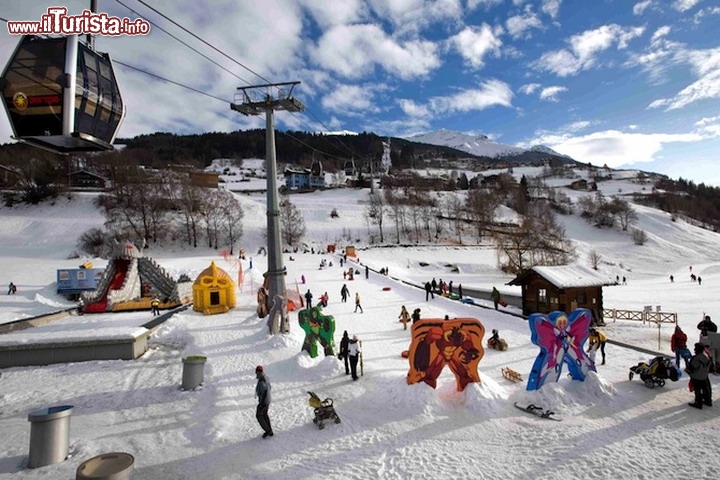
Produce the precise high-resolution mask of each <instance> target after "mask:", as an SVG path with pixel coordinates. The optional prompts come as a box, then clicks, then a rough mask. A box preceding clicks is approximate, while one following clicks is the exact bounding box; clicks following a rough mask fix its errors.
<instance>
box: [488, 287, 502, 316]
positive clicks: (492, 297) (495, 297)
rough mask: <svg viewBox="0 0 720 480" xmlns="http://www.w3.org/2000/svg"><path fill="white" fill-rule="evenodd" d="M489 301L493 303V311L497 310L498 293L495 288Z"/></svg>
mask: <svg viewBox="0 0 720 480" xmlns="http://www.w3.org/2000/svg"><path fill="white" fill-rule="evenodd" d="M490 299H491V300H492V301H493V305H495V310H497V309H498V303H499V302H500V292H499V291H498V289H497V288H495V287H493V289H492V292H491V293H490Z"/></svg>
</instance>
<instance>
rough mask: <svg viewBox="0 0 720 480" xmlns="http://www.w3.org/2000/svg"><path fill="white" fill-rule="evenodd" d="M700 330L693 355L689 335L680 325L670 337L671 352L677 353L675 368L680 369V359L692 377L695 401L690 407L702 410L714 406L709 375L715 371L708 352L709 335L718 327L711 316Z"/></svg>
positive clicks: (705, 319)
mask: <svg viewBox="0 0 720 480" xmlns="http://www.w3.org/2000/svg"><path fill="white" fill-rule="evenodd" d="M697 329H698V330H700V341H699V342H697V343H695V345H693V353H691V352H690V349H689V348H688V346H687V334H686V333H685V332H683V330H682V328H680V326H679V325H676V326H675V332H673V334H672V336H671V337H670V350H671V351H672V352H673V353H675V366H676V367H678V368H680V359H681V358H682V359H683V361H684V362H685V372H686V373H687V374H688V375H689V376H690V390H691V391H692V392H693V393H694V394H695V400H694V401H693V402H690V403H689V404H688V405H690V406H691V407H694V408H697V409H701V408H702V407H703V406H708V407H710V406H712V386H711V383H710V378H709V374H710V371H711V370H712V369H713V364H712V359H711V355H710V354H709V352H708V351H707V346H708V345H709V341H708V334H709V333H717V330H718V327H717V325H716V324H715V322H713V321H712V319H711V318H710V315H704V316H703V319H702V320H701V321H700V323H698V324H697Z"/></svg>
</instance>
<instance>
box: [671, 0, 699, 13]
mask: <svg viewBox="0 0 720 480" xmlns="http://www.w3.org/2000/svg"><path fill="white" fill-rule="evenodd" d="M698 3H700V0H675V1H674V2H673V8H674V9H675V10H677V11H678V12H687V11H688V10H690V9H691V8H693V7H694V6H695V5H697V4H698Z"/></svg>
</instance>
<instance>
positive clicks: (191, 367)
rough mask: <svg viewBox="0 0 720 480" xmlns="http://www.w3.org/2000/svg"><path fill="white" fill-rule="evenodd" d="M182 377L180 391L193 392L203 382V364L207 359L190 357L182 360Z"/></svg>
mask: <svg viewBox="0 0 720 480" xmlns="http://www.w3.org/2000/svg"><path fill="white" fill-rule="evenodd" d="M182 361H183V375H182V387H181V388H182V389H183V390H195V389H196V388H197V387H199V386H200V385H202V383H203V381H204V373H205V362H206V361H207V357H205V356H203V355H192V356H189V357H185V358H183V359H182Z"/></svg>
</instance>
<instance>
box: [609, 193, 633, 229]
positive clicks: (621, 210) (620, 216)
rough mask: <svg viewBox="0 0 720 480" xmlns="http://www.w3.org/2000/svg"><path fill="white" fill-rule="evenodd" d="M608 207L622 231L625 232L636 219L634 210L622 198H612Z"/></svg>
mask: <svg viewBox="0 0 720 480" xmlns="http://www.w3.org/2000/svg"><path fill="white" fill-rule="evenodd" d="M609 207H610V211H611V212H612V213H613V214H614V215H615V218H617V220H618V223H619V224H620V228H622V230H623V231H627V229H628V227H629V226H630V224H631V223H633V222H635V221H636V220H637V218H638V216H637V213H635V210H634V209H633V208H632V207H631V206H630V203H629V202H628V201H627V200H624V199H622V198H618V197H613V199H612V201H610V205H609Z"/></svg>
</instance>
